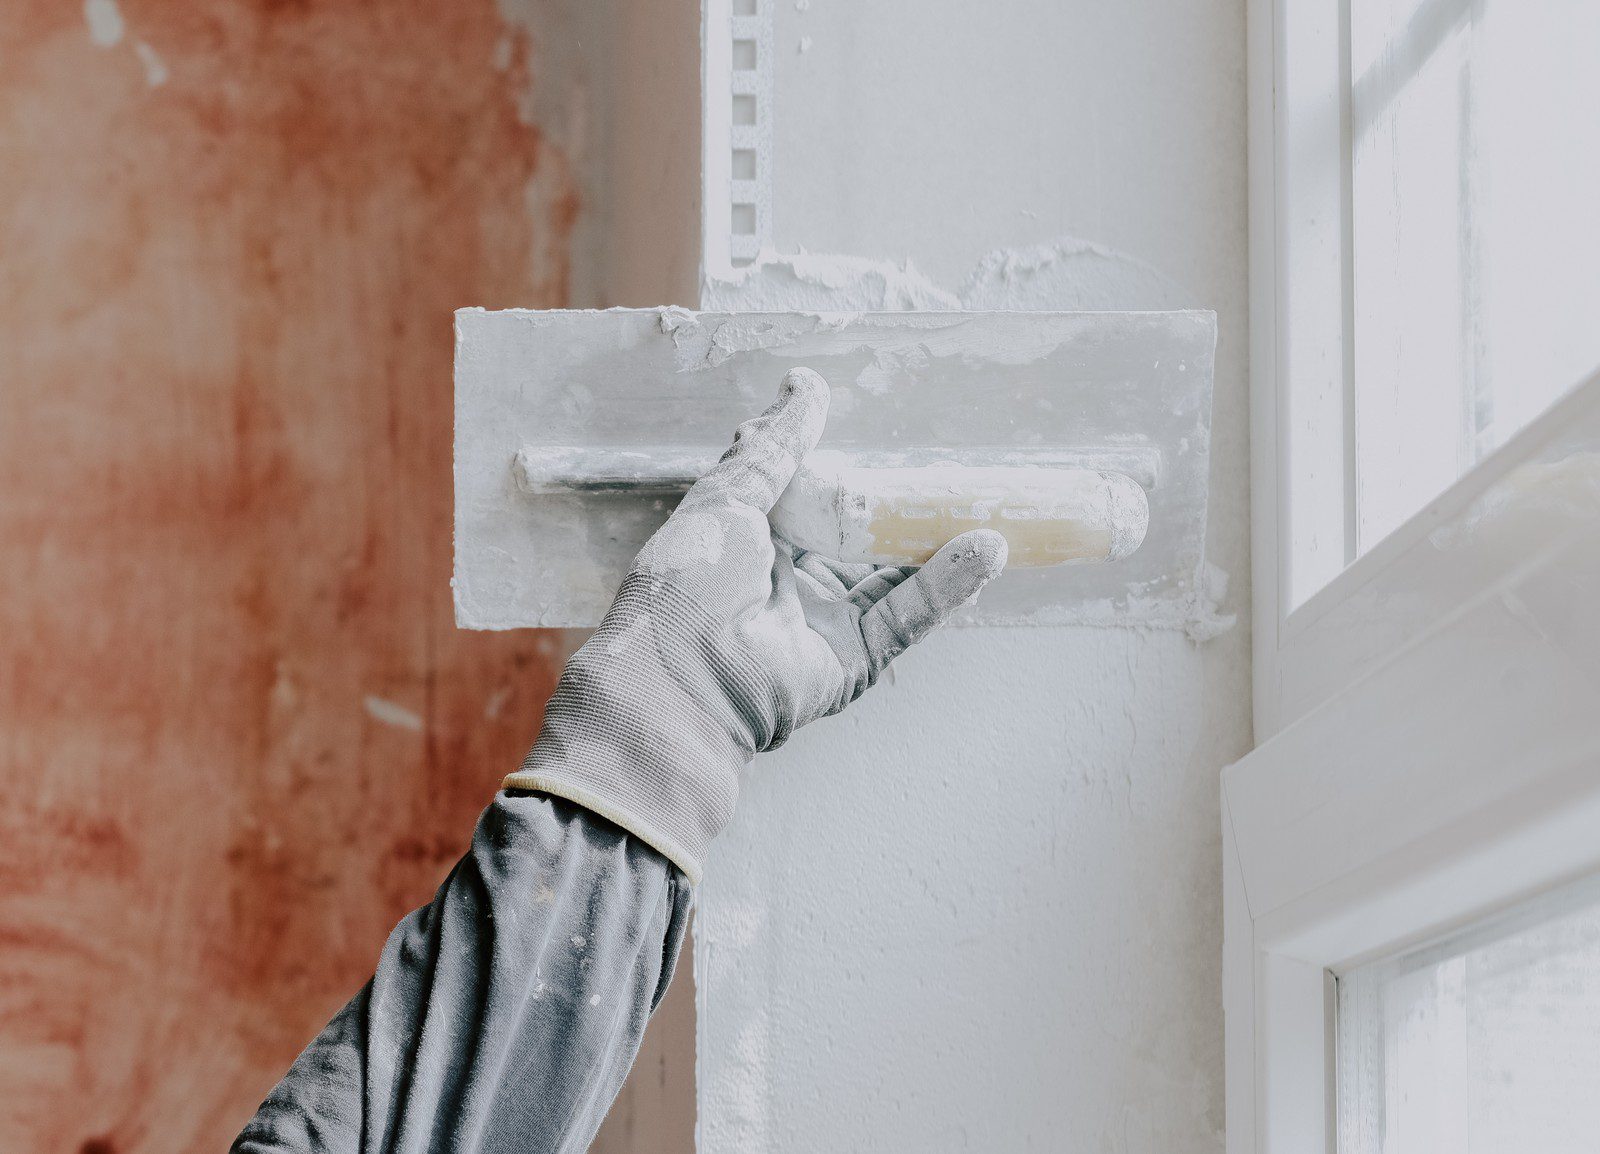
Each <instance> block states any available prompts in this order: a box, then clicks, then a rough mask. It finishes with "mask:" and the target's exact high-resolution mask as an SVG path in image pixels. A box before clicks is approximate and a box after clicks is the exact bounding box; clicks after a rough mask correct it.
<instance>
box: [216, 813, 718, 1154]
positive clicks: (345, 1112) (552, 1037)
mask: <svg viewBox="0 0 1600 1154" xmlns="http://www.w3.org/2000/svg"><path fill="white" fill-rule="evenodd" d="M690 898H691V894H690V887H689V885H688V882H687V881H686V880H685V878H684V877H683V875H682V873H681V872H679V870H678V869H677V868H676V867H675V866H673V865H672V864H671V863H670V862H668V861H667V859H666V858H664V857H662V856H661V854H659V853H657V852H656V851H655V850H653V849H651V848H650V847H649V846H648V845H646V844H644V843H643V842H642V841H639V840H638V839H636V838H634V837H632V836H630V835H629V834H627V833H626V832H624V831H623V830H621V829H620V828H618V827H617V826H614V825H612V824H611V823H610V822H608V821H606V820H605V819H603V818H600V817H597V816H595V815H594V814H591V813H589V812H588V811H587V810H585V809H581V808H579V807H578V806H576V805H573V804H571V803H570V802H567V801H563V800H561V799H559V798H549V797H544V796H539V795H534V794H519V793H515V792H513V793H502V794H500V795H499V796H498V797H497V798H496V799H495V801H494V803H493V804H492V805H490V806H489V808H488V809H486V810H485V811H484V813H483V816H482V818H480V819H479V822H478V828H477V831H476V833H475V834H474V836H473V839H472V848H471V849H470V850H469V851H468V853H467V855H466V856H465V857H463V858H462V859H461V861H460V862H458V863H457V864H456V867H455V869H454V870H452V871H451V873H450V876H449V877H448V878H447V879H446V880H445V882H444V884H443V885H442V886H441V887H440V888H439V892H438V894H437V895H435V897H434V899H433V902H432V903H431V904H429V905H427V906H425V907H423V908H422V909H420V910H417V911H416V912H415V913H412V914H411V915H409V916H408V917H407V918H406V919H405V920H404V921H402V922H401V923H400V924H399V925H398V926H396V927H395V929H394V932H393V933H391V934H390V935H389V940H388V942H387V943H386V944H385V945H384V948H383V954H382V957H381V958H380V960H379V962H378V967H377V972H376V973H375V974H374V976H373V978H372V980H371V981H370V982H369V983H367V986H366V988H365V989H363V990H362V991H361V992H360V993H359V994H357V995H356V996H355V998H354V999H352V1000H351V1001H350V1003H349V1004H348V1005H346V1006H345V1007H344V1009H343V1010H341V1011H340V1012H339V1013H338V1014H337V1015H336V1016H335V1017H334V1019H333V1021H332V1022H330V1023H329V1024H328V1026H327V1028H326V1029H325V1030H323V1031H322V1033H321V1034H320V1035H319V1036H318V1037H317V1038H316V1040H315V1041H313V1042H312V1043H311V1045H310V1046H309V1047H308V1048H307V1049H306V1051H305V1052H304V1053H303V1054H301V1055H300V1057H299V1059H298V1060H296V1062H295V1063H294V1065H293V1067H291V1068H290V1070H289V1073H288V1074H287V1075H285V1077H284V1079H283V1081H282V1082H280V1083H279V1084H278V1086H277V1087H276V1088H275V1089H274V1090H273V1091H272V1093H271V1095H270V1096H269V1097H268V1098H267V1100H266V1101H265V1102H264V1103H262V1106H261V1109H260V1111H259V1112H258V1113H257V1114H256V1116H255V1117H254V1118H253V1119H251V1121H250V1123H249V1125H247V1126H246V1127H245V1128H244V1132H243V1133H242V1134H240V1135H239V1137H238V1139H237V1140H236V1141H235V1143H234V1146H233V1149H234V1151H236V1152H240V1154H268V1152H272V1154H283V1152H288V1151H296V1152H301V1151H304V1152H310V1151H329V1152H340V1154H343V1152H346V1151H348V1152H350V1154H357V1152H359V1154H379V1152H383V1154H389V1152H391V1151H394V1152H399V1151H408V1152H409V1151H452V1152H455V1154H468V1152H476V1151H501V1150H527V1151H541V1152H542V1151H550V1152H557V1151H561V1152H566V1151H581V1150H585V1149H587V1147H588V1145H589V1142H590V1140H591V1139H592V1138H593V1137H594V1133H595V1131H596V1130H597V1129H598V1128H599V1126H600V1123H601V1121H602V1120H603V1119H604V1117H605V1113H606V1111H607V1109H609V1108H610V1106H611V1102H612V1099H613V1098H615V1097H616V1094H617V1091H618V1089H619V1088H620V1087H621V1085H622V1081H623V1078H624V1077H626V1075H627V1072H628V1067H629V1066H630V1065H632V1063H633V1059H634V1055H635V1054H636V1053H637V1052H638V1049H639V1039H640V1037H641V1035H642V1034H643V1033H644V1026H645V1021H646V1019H648V1018H649V1016H650V1012H651V1011H652V1010H654V1009H655V1006H656V1004H657V1003H658V1002H659V1001H660V1000H661V997H662V995H663V994H664V993H665V992H666V989H667V983H668V982H669V981H670V980H671V978H672V970H673V965H674V963H675V961H676V959H677V955H678V949H679V946H680V945H681V944H682V941H683V933H684V928H685V925H686V922H687V919H688V915H689V907H690Z"/></svg>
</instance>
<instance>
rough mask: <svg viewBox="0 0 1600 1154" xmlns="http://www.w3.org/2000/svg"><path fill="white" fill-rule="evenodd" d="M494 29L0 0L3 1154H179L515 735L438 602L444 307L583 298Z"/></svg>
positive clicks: (227, 1130) (555, 186)
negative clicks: (33, 1153) (22, 1153)
mask: <svg viewBox="0 0 1600 1154" xmlns="http://www.w3.org/2000/svg"><path fill="white" fill-rule="evenodd" d="M505 7H506V10H505V11H500V10H497V9H496V8H495V7H494V6H493V5H492V4H490V3H489V2H488V0H455V2H452V3H446V4H440V3H426V2H421V0H395V2H389V3H384V4H376V5H374V4H364V3H355V2H333V0H322V2H319V0H273V2H267V0H261V2H251V0H219V2H218V3H213V4H207V5H203V6H196V5H182V4H161V3H156V2H154V0H88V3H86V4H76V3H65V4H62V3H43V2H38V0H30V2H24V3H19V4H13V5H10V6H9V7H8V10H7V12H6V13H5V15H4V16H3V17H0V61H3V62H4V66H3V68H0V155H3V156H4V158H5V159H4V164H3V165H0V252H3V253H4V254H5V256H4V260H3V261H0V587H3V588H4V590H5V595H4V597H0V1135H4V1138H3V1140H0V1145H3V1146H4V1147H5V1148H6V1149H7V1150H11V1149H15V1150H40V1151H44V1150H53V1151H81V1152H82V1154H113V1152H115V1154H129V1152H133V1151H151V1152H156V1151H160V1152H162V1154H170V1152H183V1151H200V1150H218V1149H222V1148H223V1147H224V1146H225V1145H226V1143H227V1141H228V1139H229V1138H230V1137H231V1136H232V1134H233V1133H234V1132H235V1131H236V1130H237V1128H238V1127H239V1125H240V1124H241V1123H242V1122H243V1120H244V1119H245V1118H246V1117H247V1116H248V1114H249V1113H250V1112H251V1111H252V1110H253V1109H254V1107H255V1105H256V1103H257V1102H258V1101H259V1100H260V1098H261V1097H262V1096H263V1095H264V1094H265V1092H266V1091H267V1089H268V1088H269V1087H270V1086H271V1084H272V1083H273V1081H275V1079H276V1078H277V1077H278V1076H279V1075H280V1074H281V1073H282V1071H283V1070H284V1068H285V1067H286V1066H287V1064H288V1063H289V1062H290V1061H291V1060H292V1059H293V1057H294V1055H295V1054H296V1053H297V1052H298V1050H299V1049H300V1048H301V1047H302V1046H303V1045H304V1044H305V1043H306V1042H307V1041H308V1040H309V1039H310V1037H311V1036H312V1035H313V1033H314V1032H315V1031H316V1030H317V1029H318V1028H320V1026H321V1024H322V1023H323V1022H324V1021H325V1020H326V1019H327V1018H328V1017H329V1015H330V1014H332V1013H333V1011H334V1010H335V1009H336V1008H337V1007H338V1005H339V1004H340V1003H342V1002H343V1001H344V1000H345V999H346V998H348V997H349V996H350V995H351V994H352V993H353V992H354V991H355V989H356V988H357V986H358V985H359V984H360V983H361V981H362V980H363V979H364V978H365V977H366V976H367V975H368V974H370V972H371V968H372V965H373V962H374V960H375V958H376V956H377V951H378V948H379V946H380V944H381V942H382V940H383V938H384V936H385V935H386V934H387V932H388V931H389V929H390V927H391V926H392V925H393V923H394V922H395V920H396V919H397V918H399V917H400V916H401V915H402V914H403V913H404V912H405V911H406V910H407V909H410V908H412V907H414V906H416V905H418V904H420V903H421V902H423V901H425V900H426V899H427V898H428V897H429V896H430V894H431V892H432V890H433V889H434V887H435V886H436V885H437V883H438V882H439V880H440V878H441V877H442V874H443V872H444V871H445V869H446V868H447V867H448V865H449V864H450V863H451V862H452V861H453V859H454V858H455V857H456V855H457V854H458V853H459V851H460V850H461V849H462V848H463V847H464V846H465V844H466V841H467V839H468V836H469V834H470V830H471V826H472V822H473V819H474V817H475V815H476V813H477V812H478V810H479V808H480V807H481V806H482V805H483V804H484V802H485V801H486V799H487V798H488V797H489V795H490V794H491V792H492V791H493V789H494V788H495V786H496V783H497V782H498V779H499V777H500V775H501V773H502V772H503V771H504V770H505V768H506V767H507V766H508V765H511V764H514V763H515V761H516V759H517V758H519V757H520V756H521V754H522V753H523V751H524V749H525V748H526V745H527V743H528V742H529V740H530V739H531V737H532V735H533V733H534V731H535V729H536V728H537V725H538V716H539V710H540V707H541V703H542V702H543V700H544V698H545V696H546V695H547V693H548V692H549V689H550V687H551V685H552V682H553V678H554V675H555V672H556V670H557V668H558V666H559V662H560V659H561V658H562V656H563V653H564V650H565V646H566V639H565V638H564V637H563V636H561V635H558V634H530V633H519V634H485V633H464V632H458V631H457V630H456V629H455V628H454V626H453V624H452V620H451V609H450V595H449V588H448V580H449V573H450V548H451V545H450V502H451V496H450V434H451V423H450V422H451V416H450V414H451V386H450V365H451V319H450V318H451V311H452V310H453V309H454V308H456V307H458V306H460V305H463V304H484V305H490V306H508V305H523V306H534V307H549V306H557V305H562V304H567V303H569V302H570V301H571V300H572V299H573V298H574V296H575V295H576V296H578V297H579V298H580V299H581V298H583V297H584V295H585V294H586V293H592V292H597V291H599V290H598V289H590V288H586V287H584V285H583V284H581V283H579V282H581V281H583V279H584V276H587V275H588V274H587V273H584V272H582V269H583V268H585V267H587V266H584V265H583V260H582V257H581V253H582V251H583V247H584V246H583V244H582V243H581V241H582V237H583V236H584V235H585V233H584V230H585V229H589V230H590V233H591V234H592V233H593V232H594V231H595V230H594V228H593V226H592V224H590V223H588V222H587V221H586V218H585V215H584V201H583V196H584V189H585V188H586V187H589V186H590V185H592V183H593V178H592V176H591V175H589V174H587V173H585V172H583V171H581V164H582V160H583V145H584V142H583V140H582V139H580V138H579V137H580V135H581V133H580V130H581V128H582V124H583V121H582V110H583V99H582V97H583V90H582V88H581V87H579V86H577V85H578V79H579V78H577V77H575V76H574V75H572V74H570V73H567V72H564V71H563V69H566V68H569V67H575V65H573V64H572V63H571V57H572V54H571V53H570V52H568V51H567V45H565V44H562V43H560V42H559V39H557V40H556V41H555V42H554V43H552V40H551V39H550V38H549V37H557V38H559V37H560V36H563V35H567V34H569V33H570V32H571V22H572V18H570V17H562V16H561V12H560V11H559V10H558V6H556V5H553V4H551V5H545V4H539V3H535V2H533V0H527V2H518V3H514V4H508V5H506V6H505ZM547 10H548V11H547ZM563 19H565V20H566V23H563V22H562V21H563ZM558 96H559V97H560V99H558ZM591 279H593V278H591Z"/></svg>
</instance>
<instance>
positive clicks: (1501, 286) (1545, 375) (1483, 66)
mask: <svg viewBox="0 0 1600 1154" xmlns="http://www.w3.org/2000/svg"><path fill="white" fill-rule="evenodd" d="M1597 48H1600V4H1597V3H1594V2H1593V0H1538V2H1533V3H1531V2H1529V0H1350V80H1351V96H1350V122H1351V148H1352V156H1351V171H1350V180H1351V229H1352V231H1351V258H1352V306H1353V316H1352V354H1353V358H1352V377H1353V380H1354V388H1355V396H1354V406H1353V408H1354V430H1353V432H1354V452H1355V465H1356V468H1355V478H1356V481H1355V484H1356V492H1355V494H1354V497H1355V501H1356V516H1355V524H1356V550H1357V552H1365V551H1366V550H1367V549H1369V548H1370V547H1371V546H1372V545H1373V544H1374V543H1376V542H1377V541H1378V540H1380V539H1382V538H1383V536H1384V535H1386V534H1387V533H1388V532H1389V531H1390V530H1392V529H1393V528H1394V527H1395V526H1397V525H1398V524H1400V523H1401V522H1402V521H1404V520H1405V519H1406V518H1407V517H1409V516H1411V515H1412V514H1413V513H1416V512H1418V511H1419V510H1420V509H1421V508H1422V507H1423V506H1424V505H1426V504H1427V503H1428V502H1429V501H1430V500H1431V499H1432V498H1433V497H1435V496H1437V495H1438V494H1439V493H1440V492H1442V491H1443V490H1444V489H1445V488H1446V487H1447V486H1448V485H1449V484H1450V483H1451V482H1452V481H1454V480H1455V479H1456V478H1457V477H1458V476H1460V474H1461V473H1463V472H1465V471H1466V470H1467V469H1468V468H1470V467H1471V466H1472V464H1473V463H1474V462H1476V461H1477V460H1479V459H1480V458H1482V457H1483V456H1484V455H1486V454H1487V453H1488V452H1490V451H1491V450H1492V449H1494V448H1495V447H1496V446H1497V445H1499V444H1501V443H1503V442H1504V441H1505V440H1506V439H1507V438H1508V437H1509V436H1510V435H1511V434H1513V433H1514V432H1516V431H1517V429H1519V428H1521V427H1522V426H1523V425H1524V424H1526V423H1527V422H1528V421H1529V420H1530V419H1532V418H1533V417H1535V416H1537V415H1538V414H1539V413H1540V412H1542V411H1543V410H1544V409H1545V408H1546V407H1547V406H1548V405H1549V403H1550V402H1551V401H1552V400H1554V399H1555V398H1556V397H1557V396H1559V395H1560V393H1561V392H1563V391H1564V390H1565V389H1566V388H1568V387H1570V386H1571V385H1573V384H1576V383H1577V382H1578V381H1579V380H1580V379H1581V378H1582V377H1584V376H1585V375H1587V374H1588V373H1590V372H1592V371H1593V370H1594V369H1595V368H1596V367H1597V366H1600V322H1597V320H1596V318H1597V317H1600V212H1597V211H1596V199H1597V196H1600V193H1597V188H1600V68H1596V67H1595V66H1594V58H1595V54H1596V51H1597Z"/></svg>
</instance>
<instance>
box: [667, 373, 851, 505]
mask: <svg viewBox="0 0 1600 1154" xmlns="http://www.w3.org/2000/svg"><path fill="white" fill-rule="evenodd" d="M827 422H828V382H827V381H825V380H823V379H822V376H821V375H820V374H819V373H816V372H813V371H812V370H811V369H790V370H789V371H788V372H787V373H785V374H784V377H783V384H782V385H780V386H779V388H778V399H777V400H776V401H774V402H773V403H772V407H771V408H769V409H768V410H767V411H766V412H764V413H762V414H761V415H760V416H759V417H752V418H751V419H750V420H748V421H746V422H745V423H744V424H742V425H740V426H739V430H738V432H736V433H735V434H734V435H733V446H732V447H731V448H730V449H729V450H728V451H727V452H726V453H724V454H723V455H722V460H720V461H718V462H717V463H716V464H715V465H714V466H712V469H711V471H710V472H709V473H707V474H706V475H705V476H704V477H701V478H700V480H699V481H697V482H695V485H694V488H692V489H691V490H689V499H691V500H693V499H696V498H700V499H704V498H708V497H720V498H723V499H727V500H732V501H737V502H739V503H740V504H743V505H749V506H750V507H751V508H753V509H756V510H758V511H759V512H760V513H761V514H762V515H766V514H767V513H770V512H771V511H772V506H773V505H775V504H776V503H777V500H778V498H779V497H780V496H782V494H783V491H784V490H785V489H786V488H788V487H789V482H790V480H791V479H792V478H793V477H794V473H795V470H796V469H798V468H799V467H800V462H801V461H802V460H804V459H805V455H806V454H807V453H809V452H810V451H811V450H812V449H814V448H816V446H817V442H818V441H819V440H821V439H822V429H823V426H824V425H826V424H827Z"/></svg>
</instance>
